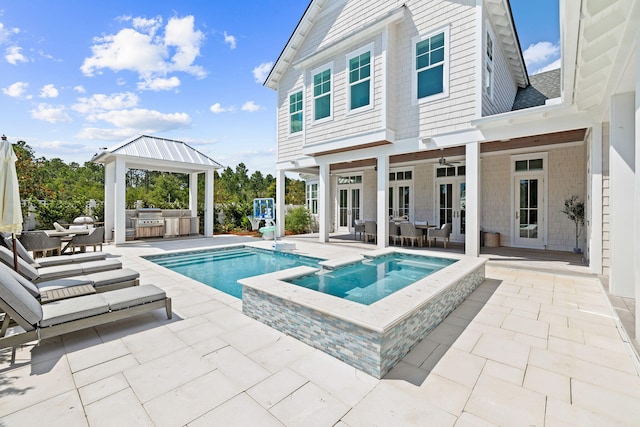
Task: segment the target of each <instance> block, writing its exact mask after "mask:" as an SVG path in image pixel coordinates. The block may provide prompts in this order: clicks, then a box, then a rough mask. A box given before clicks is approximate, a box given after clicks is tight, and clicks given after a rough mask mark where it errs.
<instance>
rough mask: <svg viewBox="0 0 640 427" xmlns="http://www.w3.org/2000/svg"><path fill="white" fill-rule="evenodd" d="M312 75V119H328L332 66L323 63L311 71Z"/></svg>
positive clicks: (329, 115)
mask: <svg viewBox="0 0 640 427" xmlns="http://www.w3.org/2000/svg"><path fill="white" fill-rule="evenodd" d="M312 76H313V120H316V121H317V120H323V119H330V118H331V116H332V106H331V79H332V66H331V65H325V66H324V67H321V68H318V69H316V70H314V71H313V72H312Z"/></svg>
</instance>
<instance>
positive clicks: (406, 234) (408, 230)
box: [400, 222, 424, 247]
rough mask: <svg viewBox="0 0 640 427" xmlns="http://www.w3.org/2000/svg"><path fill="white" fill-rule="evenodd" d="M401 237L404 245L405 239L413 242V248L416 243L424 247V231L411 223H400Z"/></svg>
mask: <svg viewBox="0 0 640 427" xmlns="http://www.w3.org/2000/svg"><path fill="white" fill-rule="evenodd" d="M400 236H401V237H402V243H403V244H404V241H405V239H407V240H411V247H413V245H414V243H418V245H420V246H421V247H422V240H423V239H424V234H423V233H422V230H419V229H417V228H416V226H415V225H413V224H412V223H410V222H403V223H400Z"/></svg>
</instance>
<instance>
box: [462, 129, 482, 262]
mask: <svg viewBox="0 0 640 427" xmlns="http://www.w3.org/2000/svg"><path fill="white" fill-rule="evenodd" d="M465 160H466V163H465V165H466V174H465V177H466V184H465V203H466V206H465V210H466V219H465V221H466V222H465V237H464V242H465V244H464V248H465V249H464V251H465V254H466V255H469V256H475V257H477V256H478V255H480V188H481V186H480V180H481V178H482V176H481V174H480V143H479V142H477V141H476V142H472V143H469V144H467V145H466V159H465Z"/></svg>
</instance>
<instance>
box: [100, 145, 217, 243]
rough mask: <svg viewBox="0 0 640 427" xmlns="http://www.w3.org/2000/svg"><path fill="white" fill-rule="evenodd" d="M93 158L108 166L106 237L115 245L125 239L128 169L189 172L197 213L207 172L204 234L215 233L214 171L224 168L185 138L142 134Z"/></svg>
mask: <svg viewBox="0 0 640 427" xmlns="http://www.w3.org/2000/svg"><path fill="white" fill-rule="evenodd" d="M91 161H92V162H94V163H101V164H104V166H105V168H104V175H105V189H104V193H105V194H104V219H105V238H106V239H112V240H113V242H114V243H115V244H121V243H124V242H125V237H126V226H127V225H126V216H125V206H126V197H125V196H126V184H125V176H126V171H127V169H143V170H153V171H160V172H172V173H186V174H189V209H190V210H191V211H192V213H194V214H195V213H196V212H197V207H198V174H200V173H204V175H205V189H204V235H205V236H212V235H213V214H214V212H213V173H214V171H215V170H216V169H220V168H221V167H222V166H221V165H220V164H219V163H217V162H216V161H215V160H213V159H211V158H209V157H207V156H205V155H204V154H202V153H200V152H199V151H197V150H195V149H193V148H192V147H190V146H189V145H187V144H185V143H184V142H182V141H176V140H171V139H166V138H158V137H155V136H148V135H140V136H137V137H135V138H133V139H130V140H127V141H125V142H123V143H122V144H120V145H118V146H116V147H114V148H110V149H106V150H104V151H102V152H101V153H99V154H97V155H95V156H94V157H93V159H91ZM112 230H113V232H112Z"/></svg>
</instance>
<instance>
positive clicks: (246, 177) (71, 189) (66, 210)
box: [13, 141, 305, 231]
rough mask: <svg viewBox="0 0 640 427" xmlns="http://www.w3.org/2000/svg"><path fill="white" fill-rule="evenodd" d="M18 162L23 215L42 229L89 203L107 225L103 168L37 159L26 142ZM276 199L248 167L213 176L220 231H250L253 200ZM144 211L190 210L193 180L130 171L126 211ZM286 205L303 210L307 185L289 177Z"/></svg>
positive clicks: (266, 181) (19, 146) (18, 147)
mask: <svg viewBox="0 0 640 427" xmlns="http://www.w3.org/2000/svg"><path fill="white" fill-rule="evenodd" d="M13 147H14V151H15V153H16V156H17V158H18V160H17V162H16V170H17V172H18V181H19V184H20V197H21V199H22V201H23V214H24V215H25V216H26V214H27V210H28V209H33V210H35V214H36V218H37V222H38V225H39V228H52V224H53V222H54V221H57V222H63V223H70V222H71V221H73V219H74V218H76V217H78V216H81V215H84V214H86V213H87V209H88V206H89V201H90V200H94V201H95V202H96V206H95V208H93V209H92V214H93V216H94V217H95V219H96V220H97V221H104V166H103V165H100V164H95V163H93V162H91V161H88V162H85V163H84V164H83V165H80V164H79V163H76V162H70V163H65V162H64V161H63V160H61V159H59V158H53V159H46V158H44V157H36V156H35V152H34V151H33V149H32V148H31V147H30V146H29V145H28V144H27V143H26V142H25V141H18V142H17V143H15V144H14V145H13ZM275 196H276V180H275V178H274V177H273V176H272V175H271V174H267V175H266V176H265V175H263V174H262V172H260V171H254V172H253V173H251V174H250V171H249V170H248V169H247V167H246V165H245V164H244V163H240V164H238V165H237V166H236V167H235V169H232V168H231V167H226V168H224V169H223V170H222V171H221V172H220V173H219V172H218V171H215V172H214V205H215V212H220V211H221V212H222V213H223V216H224V223H222V224H219V223H217V219H216V229H217V230H218V231H229V230H232V229H249V228H250V226H251V225H250V222H249V221H248V219H247V218H246V216H247V215H250V214H251V213H252V210H253V204H252V203H253V199H254V198H259V197H273V198H275ZM138 200H140V201H141V202H142V205H143V207H157V208H161V209H188V207H189V175H188V174H176V173H168V172H158V171H148V170H140V169H128V170H127V172H126V208H127V209H135V208H136V204H137V201H138ZM285 203H286V204H293V205H303V204H304V203H305V185H304V182H303V181H300V180H296V179H290V178H288V177H287V178H285ZM203 212H204V179H198V215H199V216H200V217H201V218H202V217H203Z"/></svg>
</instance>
